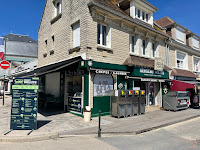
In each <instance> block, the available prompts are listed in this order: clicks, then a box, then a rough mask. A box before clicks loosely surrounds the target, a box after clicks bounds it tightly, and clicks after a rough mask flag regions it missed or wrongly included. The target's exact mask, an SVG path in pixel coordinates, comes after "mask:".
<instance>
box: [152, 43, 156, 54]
mask: <svg viewBox="0 0 200 150" xmlns="http://www.w3.org/2000/svg"><path fill="white" fill-rule="evenodd" d="M155 55H156V47H155V43H152V57H155Z"/></svg>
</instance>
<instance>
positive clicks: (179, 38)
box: [176, 27, 185, 44]
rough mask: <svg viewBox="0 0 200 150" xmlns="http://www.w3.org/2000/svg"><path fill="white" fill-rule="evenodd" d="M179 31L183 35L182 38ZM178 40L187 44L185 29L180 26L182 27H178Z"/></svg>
mask: <svg viewBox="0 0 200 150" xmlns="http://www.w3.org/2000/svg"><path fill="white" fill-rule="evenodd" d="M178 33H179V34H180V35H181V34H182V35H181V36H183V37H182V38H183V39H182V38H181V37H180V35H179V36H178ZM176 40H177V41H178V42H180V43H183V44H185V30H184V29H182V28H180V27H176Z"/></svg>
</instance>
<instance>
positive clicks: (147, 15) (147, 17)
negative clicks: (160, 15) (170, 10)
mask: <svg viewBox="0 0 200 150" xmlns="http://www.w3.org/2000/svg"><path fill="white" fill-rule="evenodd" d="M148 21H149V14H146V22H148Z"/></svg>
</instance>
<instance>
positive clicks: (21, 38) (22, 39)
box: [4, 34, 37, 43]
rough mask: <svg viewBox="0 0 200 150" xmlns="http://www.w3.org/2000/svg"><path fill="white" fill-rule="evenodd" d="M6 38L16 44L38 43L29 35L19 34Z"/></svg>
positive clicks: (9, 35)
mask: <svg viewBox="0 0 200 150" xmlns="http://www.w3.org/2000/svg"><path fill="white" fill-rule="evenodd" d="M4 37H6V38H7V41H16V42H27V43H37V42H36V41H35V40H34V39H32V38H31V37H30V36H28V35H19V34H8V35H5V36H4Z"/></svg>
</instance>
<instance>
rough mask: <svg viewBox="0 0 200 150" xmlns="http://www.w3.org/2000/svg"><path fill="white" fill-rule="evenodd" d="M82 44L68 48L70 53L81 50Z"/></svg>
mask: <svg viewBox="0 0 200 150" xmlns="http://www.w3.org/2000/svg"><path fill="white" fill-rule="evenodd" d="M80 49H81V46H77V47H74V48H71V49H69V50H68V52H69V53H73V52H78V51H80Z"/></svg>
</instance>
